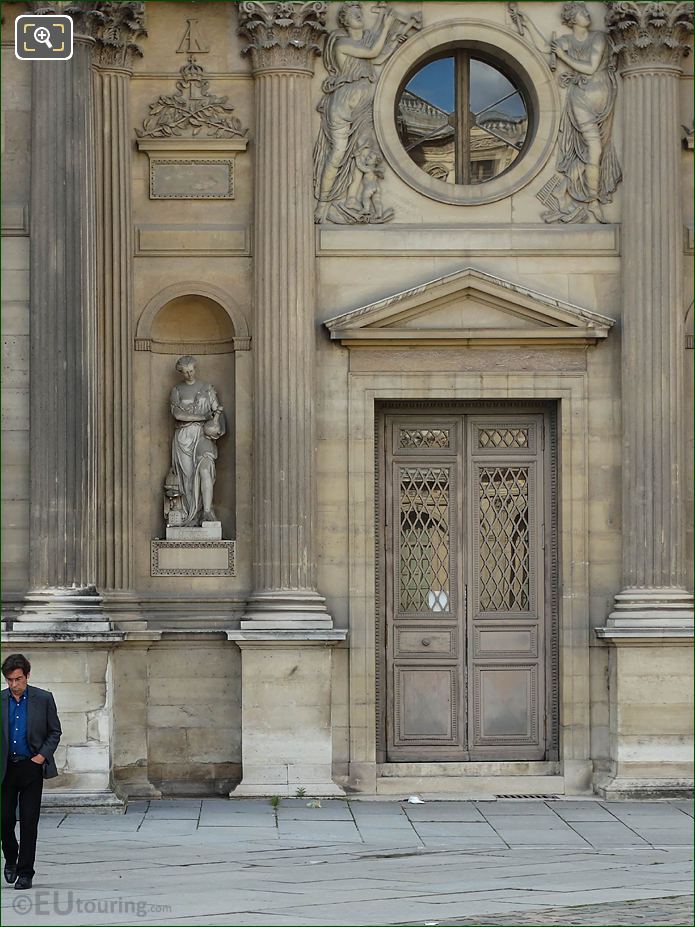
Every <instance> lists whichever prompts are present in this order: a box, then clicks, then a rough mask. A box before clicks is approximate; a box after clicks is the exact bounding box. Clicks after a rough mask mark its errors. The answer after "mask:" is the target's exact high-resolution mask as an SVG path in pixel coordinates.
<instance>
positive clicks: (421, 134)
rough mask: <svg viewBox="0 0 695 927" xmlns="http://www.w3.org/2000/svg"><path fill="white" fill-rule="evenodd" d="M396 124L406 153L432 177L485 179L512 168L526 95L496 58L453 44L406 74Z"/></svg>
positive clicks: (522, 139) (520, 145) (522, 133)
mask: <svg viewBox="0 0 695 927" xmlns="http://www.w3.org/2000/svg"><path fill="white" fill-rule="evenodd" d="M396 127H397V131H398V137H399V139H400V142H401V144H402V146H403V148H404V149H405V152H406V153H407V155H408V157H409V158H410V159H411V160H412V161H413V162H414V164H416V165H417V167H418V168H420V170H422V171H424V172H425V173H426V174H428V175H429V176H430V177H432V178H433V179H435V180H439V181H443V182H444V183H447V184H457V185H464V186H470V185H473V184H484V183H486V182H488V181H490V180H492V179H494V178H495V177H499V176H500V175H502V174H504V173H505V172H506V171H507V170H509V168H510V167H511V166H512V165H513V164H514V163H515V162H516V161H517V160H518V159H519V157H520V156H521V154H522V152H523V151H524V149H525V147H526V143H527V138H528V135H529V110H528V104H527V97H526V94H525V92H524V89H523V87H522V85H521V82H520V81H519V80H518V79H517V78H516V77H515V76H514V75H513V74H512V73H511V72H510V71H509V70H508V69H506V68H504V67H503V66H502V65H500V64H499V63H498V62H494V61H492V60H490V59H483V58H482V57H481V56H480V55H479V53H478V54H476V52H475V51H474V50H468V49H455V50H453V51H450V52H447V53H444V54H440V55H438V56H437V57H435V58H430V59H429V60H427V61H425V62H424V63H422V62H421V63H419V64H418V66H417V68H416V69H415V70H413V71H412V72H411V73H410V74H409V75H408V76H407V77H406V80H405V82H404V84H403V89H402V90H401V92H400V93H399V95H398V98H397V101H396Z"/></svg>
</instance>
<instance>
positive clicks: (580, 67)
mask: <svg viewBox="0 0 695 927" xmlns="http://www.w3.org/2000/svg"><path fill="white" fill-rule="evenodd" d="M561 16H562V21H563V22H564V23H565V24H566V25H568V26H570V28H571V29H572V32H571V33H570V34H569V35H564V36H561V37H560V38H557V39H556V38H554V37H553V39H552V41H551V42H550V51H551V53H552V54H554V55H555V56H556V58H557V59H558V60H559V61H561V62H563V64H565V65H567V67H568V68H569V69H570V71H569V73H564V74H563V75H562V77H561V82H562V84H563V85H564V86H566V87H567V97H566V99H565V107H564V110H563V113H562V117H561V119H560V130H559V138H558V145H559V150H558V157H557V170H558V171H559V173H560V174H562V175H563V179H562V180H559V179H556V183H555V184H554V187H553V189H552V190H548V191H547V192H548V193H549V194H551V195H550V196H546V197H541V198H542V199H543V201H544V202H546V203H547V204H548V205H550V206H551V207H552V208H551V209H550V210H549V211H548V212H547V213H544V215H543V218H544V219H545V221H546V222H585V221H586V220H587V219H588V218H589V216H590V215H591V216H593V217H594V218H595V219H596V220H597V221H599V222H605V221H606V220H605V218H604V215H603V210H602V208H601V204H603V203H610V202H611V201H612V198H613V197H612V194H613V192H614V191H615V189H616V187H617V186H618V184H619V183H620V181H621V180H622V172H621V169H620V164H619V163H618V158H617V156H616V153H615V149H614V148H613V142H612V140H611V131H612V128H613V109H614V106H615V98H616V95H617V92H618V85H617V81H616V78H615V69H614V67H613V64H612V50H611V46H610V42H609V39H608V36H607V35H606V33H605V32H596V31H592V30H590V29H589V26H590V25H591V16H590V14H589V11H588V9H587V7H586V5H585V4H584V3H576V2H575V3H565V4H564V6H563V8H562V14H561Z"/></svg>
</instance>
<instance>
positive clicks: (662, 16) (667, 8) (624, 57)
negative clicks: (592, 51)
mask: <svg viewBox="0 0 695 927" xmlns="http://www.w3.org/2000/svg"><path fill="white" fill-rule="evenodd" d="M606 26H607V28H608V32H609V34H610V36H611V39H612V41H613V45H614V47H615V51H616V53H617V54H618V55H619V56H620V62H621V68H622V70H623V71H627V70H631V69H632V68H643V67H646V68H650V67H653V68H664V67H665V68H679V67H680V63H681V60H682V59H683V58H684V57H685V56H686V55H688V54H689V52H690V49H691V46H692V36H693V4H692V3H691V2H681V3H651V2H650V3H635V2H632V0H615V2H612V3H609V4H608V12H607V14H606Z"/></svg>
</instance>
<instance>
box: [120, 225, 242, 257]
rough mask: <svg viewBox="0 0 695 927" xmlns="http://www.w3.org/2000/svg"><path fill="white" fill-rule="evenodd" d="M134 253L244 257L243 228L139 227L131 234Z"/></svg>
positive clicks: (217, 226) (206, 226) (211, 226)
mask: <svg viewBox="0 0 695 927" xmlns="http://www.w3.org/2000/svg"><path fill="white" fill-rule="evenodd" d="M135 240H136V246H135V253H136V254H137V255H148V254H166V255H180V254H195V255H205V254H216V255H217V254H248V253H249V244H248V235H247V230H246V228H245V227H234V226H224V225H201V226H196V227H195V228H193V227H191V226H188V225H141V226H139V227H137V228H136V230H135Z"/></svg>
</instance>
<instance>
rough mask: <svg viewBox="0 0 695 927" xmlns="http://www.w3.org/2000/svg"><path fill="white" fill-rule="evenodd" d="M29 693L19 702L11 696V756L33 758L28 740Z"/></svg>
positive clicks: (24, 694)
mask: <svg viewBox="0 0 695 927" xmlns="http://www.w3.org/2000/svg"><path fill="white" fill-rule="evenodd" d="M28 697H29V693H28V692H27V691H26V689H25V690H24V693H23V695H22V697H21V698H20V700H19V701H17V699H16V698H15V697H14V695H12V694H10V756H13V755H15V754H16V755H18V756H31V755H32V751H31V747H30V746H29V741H28V740H27V701H28Z"/></svg>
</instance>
